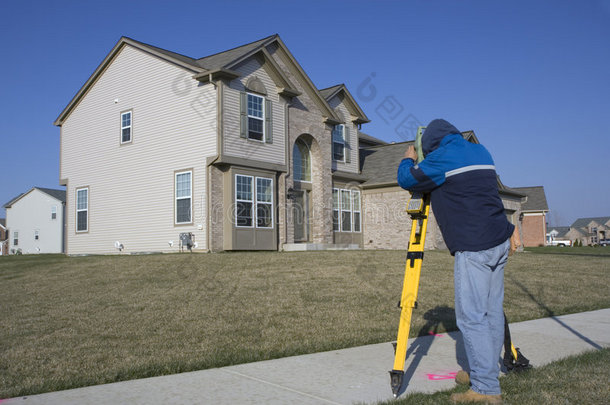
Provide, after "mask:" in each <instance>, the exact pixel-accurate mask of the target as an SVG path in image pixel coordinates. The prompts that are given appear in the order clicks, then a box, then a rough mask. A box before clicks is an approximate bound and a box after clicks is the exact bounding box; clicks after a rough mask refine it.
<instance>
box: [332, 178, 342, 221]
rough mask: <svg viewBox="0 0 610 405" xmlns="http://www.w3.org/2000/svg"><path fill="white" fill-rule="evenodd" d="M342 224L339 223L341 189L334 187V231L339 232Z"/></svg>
mask: <svg viewBox="0 0 610 405" xmlns="http://www.w3.org/2000/svg"><path fill="white" fill-rule="evenodd" d="M340 230H341V226H340V225H339V190H338V189H336V188H335V189H333V231H335V232H339V231H340Z"/></svg>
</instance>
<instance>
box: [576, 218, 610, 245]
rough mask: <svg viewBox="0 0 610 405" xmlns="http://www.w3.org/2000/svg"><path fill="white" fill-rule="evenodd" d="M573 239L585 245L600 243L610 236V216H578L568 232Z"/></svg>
mask: <svg viewBox="0 0 610 405" xmlns="http://www.w3.org/2000/svg"><path fill="white" fill-rule="evenodd" d="M566 235H567V236H568V237H569V238H570V239H571V240H572V241H575V240H577V239H578V240H579V241H580V242H581V243H582V244H583V245H585V246H594V245H597V244H599V241H600V240H605V239H608V238H609V237H610V217H591V218H578V219H577V220H576V221H574V223H573V224H572V225H570V230H569V231H568V232H567V234H566Z"/></svg>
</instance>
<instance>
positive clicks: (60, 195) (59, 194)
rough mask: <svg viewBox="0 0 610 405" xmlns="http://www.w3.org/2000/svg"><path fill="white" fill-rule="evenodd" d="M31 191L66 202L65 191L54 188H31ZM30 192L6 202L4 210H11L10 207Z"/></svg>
mask: <svg viewBox="0 0 610 405" xmlns="http://www.w3.org/2000/svg"><path fill="white" fill-rule="evenodd" d="M32 190H40V191H42V192H43V193H45V194H48V195H50V196H51V197H53V198H55V199H57V200H59V201H61V202H63V203H65V202H66V191H65V190H56V189H54V188H44V187H34V188H32ZM32 190H29V191H28V192H26V193H21V194H19V195H18V196H17V197H15V198H13V199H12V200H10V201H9V202H7V203H6V204H4V208H11V206H12V205H13V204H14V203H16V202H17V201H18V200H19V199H21V197H23V196H24V195H26V194H28V193H29V192H31V191H32Z"/></svg>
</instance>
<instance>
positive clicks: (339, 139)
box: [333, 124, 345, 162]
mask: <svg viewBox="0 0 610 405" xmlns="http://www.w3.org/2000/svg"><path fill="white" fill-rule="evenodd" d="M333 159H334V160H337V161H339V162H344V161H345V125H343V124H339V125H335V127H334V128H333Z"/></svg>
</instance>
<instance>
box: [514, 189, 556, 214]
mask: <svg viewBox="0 0 610 405" xmlns="http://www.w3.org/2000/svg"><path fill="white" fill-rule="evenodd" d="M510 189H511V190H513V191H516V192H518V193H521V194H524V195H525V196H526V197H527V199H526V200H525V202H524V203H523V204H522V205H521V211H548V210H549V206H548V204H547V202H546V195H545V194H544V187H543V186H535V187H511V188H510Z"/></svg>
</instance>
